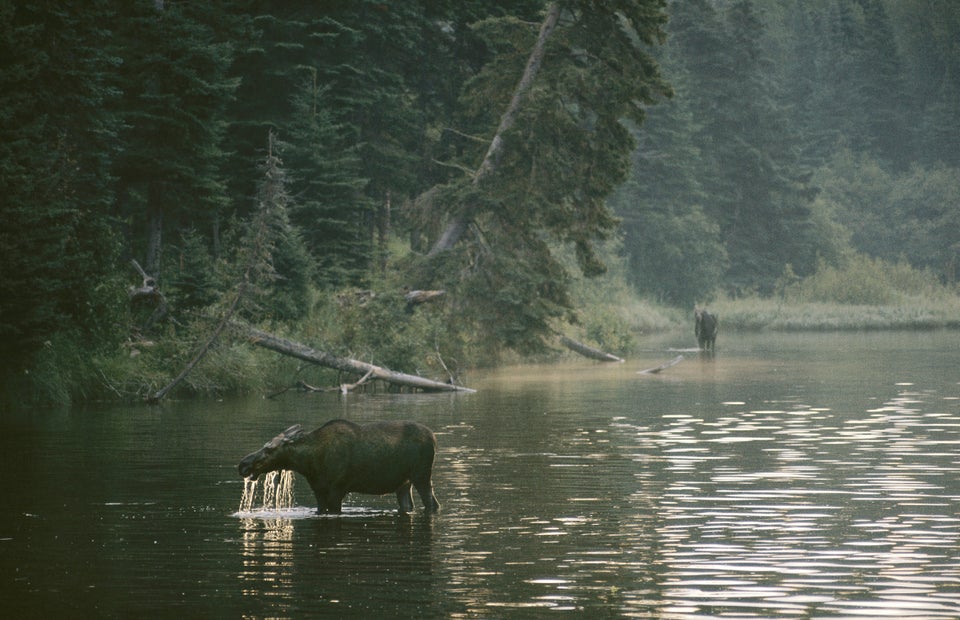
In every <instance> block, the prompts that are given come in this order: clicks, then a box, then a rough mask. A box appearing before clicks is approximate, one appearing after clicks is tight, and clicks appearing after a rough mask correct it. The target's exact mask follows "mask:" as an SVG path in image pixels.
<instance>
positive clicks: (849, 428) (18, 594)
mask: <svg viewBox="0 0 960 620" xmlns="http://www.w3.org/2000/svg"><path fill="white" fill-rule="evenodd" d="M724 338H725V339H724V340H722V341H720V342H719V347H720V348H719V350H718V352H717V354H716V356H715V357H714V358H712V359H711V358H701V357H699V355H698V354H697V353H696V352H692V351H685V352H684V353H683V354H684V355H685V356H686V359H685V360H684V361H683V362H682V363H680V364H678V365H677V366H674V367H672V368H670V369H667V370H665V371H664V372H663V373H661V374H658V375H638V374H636V371H637V370H640V369H643V368H649V367H652V366H656V365H658V364H660V363H662V362H664V361H667V360H669V359H671V358H673V357H674V356H675V355H676V354H677V351H676V349H682V348H684V347H685V346H688V343H687V342H686V341H687V339H686V338H685V337H679V336H678V337H677V338H676V340H673V339H670V338H661V339H659V340H657V341H655V342H650V343H648V345H647V347H646V348H645V350H643V351H641V352H639V353H638V354H637V355H636V356H634V357H633V358H632V359H631V360H630V361H629V362H627V363H626V364H620V365H615V366H605V365H599V364H594V363H592V362H586V361H584V362H575V363H571V364H565V365H561V366H530V367H521V368H511V369H506V370H503V371H498V372H495V373H489V374H477V375H476V376H474V377H472V378H471V385H472V386H473V387H476V388H478V390H479V392H478V393H477V394H472V395H456V396H451V395H389V394H373V395H351V396H349V397H347V398H341V397H339V396H337V395H332V394H330V395H328V394H324V395H301V394H293V393H290V394H287V395H285V396H284V397H283V398H281V399H278V400H274V401H267V400H263V399H258V398H250V399H243V400H234V401H228V402H204V403H197V402H191V403H173V402H171V403H167V404H165V405H163V406H160V407H153V408H150V407H120V408H102V409H97V408H90V409H88V410H85V411H71V412H55V413H50V412H43V413H40V412H37V413H33V414H13V413H9V412H5V413H3V414H2V417H0V465H2V467H3V472H2V473H3V475H2V476H0V497H2V501H0V609H3V610H4V611H5V616H7V617H49V616H60V617H79V616H105V617H117V616H121V617H126V616H132V615H136V616H171V615H175V614H183V615H189V616H191V617H193V616H202V615H206V616H214V617H242V616H249V617H304V616H308V617H309V616H315V615H330V616H371V617H453V618H457V617H460V618H463V617H465V618H501V617H540V616H543V615H545V614H548V613H554V614H556V613H560V614H566V615H571V616H572V615H576V616H582V615H585V614H588V613H589V614H598V615H601V616H603V617H611V616H620V617H640V618H713V617H734V618H771V617H786V618H841V617H842V618H877V617H899V618H957V617H960V383H958V382H960V375H958V372H957V361H958V358H960V356H958V353H960V334H957V333H954V332H931V333H896V334H829V335H776V334H758V335H750V336H743V337H740V338H735V337H734V336H732V335H730V334H727V335H725V337H724ZM333 417H346V418H349V419H353V420H356V421H366V420H374V419H383V418H409V419H415V420H419V421H421V422H423V423H425V424H427V425H428V426H430V427H431V428H433V429H434V430H435V431H436V432H437V434H438V439H439V442H440V446H441V451H440V454H439V456H438V462H437V465H436V472H435V484H436V490H437V496H438V498H439V500H440V501H441V503H442V504H443V511H442V512H441V513H440V514H439V515H436V516H428V515H424V514H422V513H420V512H418V513H417V514H415V515H412V516H399V515H397V514H396V510H395V499H394V498H393V497H382V498H379V497H369V496H349V497H348V498H347V502H346V508H345V513H344V515H343V516H342V517H326V516H324V517H321V516H317V515H316V514H315V513H314V512H313V510H312V508H313V506H314V503H313V497H312V495H311V494H310V493H309V489H308V488H307V485H306V484H305V481H303V480H302V479H300V480H297V484H296V489H295V491H296V504H295V506H294V507H293V508H286V509H280V510H274V511H271V512H268V513H260V514H254V513H240V514H238V506H239V502H240V497H241V493H242V490H243V484H242V481H241V480H240V479H239V477H238V476H237V474H236V464H237V462H238V461H239V459H240V458H241V457H242V456H243V455H244V454H246V453H248V452H250V451H253V450H255V449H257V448H259V447H260V446H261V445H262V444H263V443H264V442H265V441H266V440H267V439H269V438H270V437H272V436H273V435H275V434H276V433H277V432H279V431H281V430H283V429H284V428H286V427H287V426H289V425H291V424H294V423H303V424H304V426H306V427H312V426H318V425H320V424H321V423H323V422H324V421H326V420H328V419H330V418H333ZM417 501H418V502H419V498H417ZM418 510H419V503H418Z"/></svg>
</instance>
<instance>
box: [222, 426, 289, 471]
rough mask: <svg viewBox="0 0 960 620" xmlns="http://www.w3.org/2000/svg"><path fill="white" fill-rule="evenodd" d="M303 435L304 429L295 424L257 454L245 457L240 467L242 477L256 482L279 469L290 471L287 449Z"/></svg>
mask: <svg viewBox="0 0 960 620" xmlns="http://www.w3.org/2000/svg"><path fill="white" fill-rule="evenodd" d="M302 435H303V428H302V427H301V426H300V425H299V424H294V425H293V426H291V427H290V428H288V429H287V430H285V431H283V432H282V433H280V434H279V435H277V436H276V437H274V438H273V439H271V440H270V441H268V442H267V443H265V444H264V445H263V447H262V448H260V449H259V450H257V451H256V452H254V453H252V454H248V455H247V456H245V457H243V460H242V461H240V465H239V466H238V469H239V470H240V475H241V476H243V477H244V478H250V479H253V480H256V479H257V477H258V476H260V474H263V473H266V472H269V471H276V470H278V469H288V466H287V463H286V457H287V450H286V448H287V446H288V445H289V444H291V443H293V442H295V441H297V440H298V439H300V438H301V436H302Z"/></svg>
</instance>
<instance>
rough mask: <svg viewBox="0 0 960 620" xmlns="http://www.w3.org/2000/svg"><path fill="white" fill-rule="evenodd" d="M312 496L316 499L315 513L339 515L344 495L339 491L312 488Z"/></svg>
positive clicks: (317, 487) (318, 487)
mask: <svg viewBox="0 0 960 620" xmlns="http://www.w3.org/2000/svg"><path fill="white" fill-rule="evenodd" d="M311 488H312V489H313V495H314V497H316V498H317V512H318V513H319V514H340V513H341V512H342V511H343V509H342V506H343V498H344V497H345V496H346V493H344V492H342V491H340V490H339V489H332V488H327V487H320V486H316V487H315V486H313V485H311Z"/></svg>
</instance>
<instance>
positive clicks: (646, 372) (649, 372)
mask: <svg viewBox="0 0 960 620" xmlns="http://www.w3.org/2000/svg"><path fill="white" fill-rule="evenodd" d="M682 361H683V356H682V355H678V356H676V357H675V358H673V359H672V360H670V361H669V362H665V363H663V364H660V365H659V366H654V367H653V368H647V369H646V370H638V371H637V374H638V375H655V374H657V373H658V372H660V371H661V370H666V369H667V368H670V367H671V366H676V365H677V364H679V363H680V362H682Z"/></svg>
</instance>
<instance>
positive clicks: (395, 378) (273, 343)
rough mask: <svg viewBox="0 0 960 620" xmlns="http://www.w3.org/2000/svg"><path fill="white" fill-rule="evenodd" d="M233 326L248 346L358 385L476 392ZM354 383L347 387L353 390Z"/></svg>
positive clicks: (430, 390)
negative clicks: (348, 377)
mask: <svg viewBox="0 0 960 620" xmlns="http://www.w3.org/2000/svg"><path fill="white" fill-rule="evenodd" d="M233 326H234V327H235V328H237V329H240V330H242V331H243V332H244V334H245V335H246V337H247V339H248V340H249V341H250V343H251V344H255V345H257V346H258V347H263V348H265V349H269V350H271V351H274V352H276V353H280V354H283V355H288V356H290V357H294V358H296V359H298V360H302V361H304V362H310V363H313V364H318V365H320V366H325V367H327V368H333V369H334V370H340V371H343V372H350V373H354V374H357V375H361V376H363V379H362V380H361V381H358V382H357V384H359V383H362V382H363V381H366V380H368V379H379V380H380V381H385V382H387V383H390V384H393V385H400V386H403V387H409V388H415V389H418V390H423V391H425V392H476V390H472V389H470V388H466V387H462V386H459V385H454V384H453V383H442V382H440V381H434V380H432V379H427V378H425V377H421V376H418V375H408V374H406V373H402V372H395V371H393V370H390V369H388V368H383V367H380V366H375V365H374V364H368V363H366V362H361V361H358V360H353V359H350V358H347V357H339V356H336V355H332V354H330V353H327V352H325V351H319V350H317V349H314V348H311V347H308V346H307V345H305V344H301V343H299V342H294V341H293V340H287V339H286V338H281V337H279V336H274V335H273V334H270V333H267V332H265V331H261V330H259V329H254V328H253V327H246V326H242V325H239V324H236V323H234V324H233ZM357 384H354V386H348V387H355V386H356V385H357Z"/></svg>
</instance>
